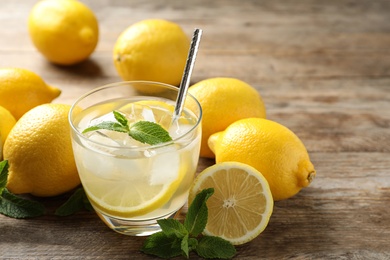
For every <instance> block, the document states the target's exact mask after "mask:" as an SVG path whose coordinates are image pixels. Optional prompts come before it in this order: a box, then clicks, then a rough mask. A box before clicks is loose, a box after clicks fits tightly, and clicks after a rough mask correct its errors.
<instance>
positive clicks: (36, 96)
mask: <svg viewBox="0 0 390 260" xmlns="http://www.w3.org/2000/svg"><path fill="white" fill-rule="evenodd" d="M60 94H61V90H59V89H58V88H55V87H52V86H49V85H47V84H46V83H45V82H44V81H43V79H42V78H41V77H40V76H38V75H37V74H35V73H34V72H32V71H29V70H26V69H21V68H2V69H0V106H3V107H4V108H6V109H7V110H8V111H10V112H11V114H12V115H13V116H14V117H15V119H16V120H18V119H19V118H20V117H21V116H22V115H23V114H24V113H26V112H27V111H28V110H30V109H31V108H33V107H36V106H38V105H41V104H44V103H49V102H51V101H52V100H53V99H55V98H56V97H58V96H59V95H60Z"/></svg>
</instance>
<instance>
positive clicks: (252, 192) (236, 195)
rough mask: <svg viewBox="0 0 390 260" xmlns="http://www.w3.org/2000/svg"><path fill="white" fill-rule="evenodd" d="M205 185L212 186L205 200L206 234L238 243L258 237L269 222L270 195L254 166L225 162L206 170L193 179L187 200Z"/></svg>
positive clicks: (270, 212) (271, 200) (264, 181)
mask: <svg viewBox="0 0 390 260" xmlns="http://www.w3.org/2000/svg"><path fill="white" fill-rule="evenodd" d="M206 188H214V194H213V195H212V196H211V197H210V198H209V199H208V201H207V206H208V222H207V225H206V228H205V230H204V233H205V234H207V235H211V236H219V237H222V238H224V239H226V240H228V241H230V242H231V243H232V244H234V245H239V244H244V243H246V242H249V241H250V240H252V239H254V238H255V237H257V236H258V235H259V234H260V233H261V232H263V230H264V229H265V228H266V226H267V225H268V221H269V218H270V216H271V214H272V210H273V199H272V194H271V191H270V189H269V186H268V183H267V181H266V180H265V178H264V177H263V176H262V175H261V173H260V172H258V171H257V170H256V169H254V168H253V167H250V166H249V165H246V164H243V163H238V162H224V163H219V164H215V165H213V166H211V167H209V168H207V169H205V170H204V171H203V172H201V173H200V174H199V175H198V176H197V178H196V179H195V182H194V184H193V186H192V188H191V191H190V198H189V201H192V200H193V198H194V197H195V195H196V194H197V193H198V192H199V191H201V190H203V189H206Z"/></svg>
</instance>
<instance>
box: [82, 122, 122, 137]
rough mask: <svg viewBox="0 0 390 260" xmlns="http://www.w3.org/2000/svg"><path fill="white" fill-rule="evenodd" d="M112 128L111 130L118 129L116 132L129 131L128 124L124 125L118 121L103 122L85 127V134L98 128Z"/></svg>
mask: <svg viewBox="0 0 390 260" xmlns="http://www.w3.org/2000/svg"><path fill="white" fill-rule="evenodd" d="M102 129H104V130H110V131H116V132H121V133H127V132H129V128H128V127H127V126H123V125H121V124H120V123H116V122H102V123H99V124H97V125H94V126H90V127H87V128H86V129H84V131H83V134H85V133H87V132H91V131H96V130H102Z"/></svg>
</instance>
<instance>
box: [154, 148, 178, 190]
mask: <svg viewBox="0 0 390 260" xmlns="http://www.w3.org/2000/svg"><path fill="white" fill-rule="evenodd" d="M158 150H159V151H157V153H156V155H155V156H153V157H151V158H150V160H151V166H150V167H151V171H150V174H151V175H150V185H162V184H165V183H171V182H173V181H175V180H177V179H178V178H179V174H180V172H179V170H180V154H179V153H178V151H177V149H176V147H175V145H173V144H172V145H168V146H166V147H161V148H159V149H158Z"/></svg>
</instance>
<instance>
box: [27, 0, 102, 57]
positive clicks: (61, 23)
mask: <svg viewBox="0 0 390 260" xmlns="http://www.w3.org/2000/svg"><path fill="white" fill-rule="evenodd" d="M28 30H29V33H30V38H31V40H32V42H33V43H34V45H35V47H36V48H37V49H38V51H39V52H40V53H41V54H42V55H43V56H45V57H46V58H47V59H48V60H49V61H51V62H53V63H56V64H60V65H72V64H76V63H78V62H81V61H83V60H85V59H87V58H88V57H89V56H90V55H91V53H92V52H93V51H94V50H95V47H96V45H97V43H98V38H99V28H98V22H97V19H96V17H95V14H94V13H93V12H92V11H91V9H89V8H88V7H87V6H86V5H84V4H83V3H82V2H80V1H77V0H42V1H39V2H38V3H37V4H35V6H34V7H33V9H32V10H31V11H30V15H29V19H28Z"/></svg>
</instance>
